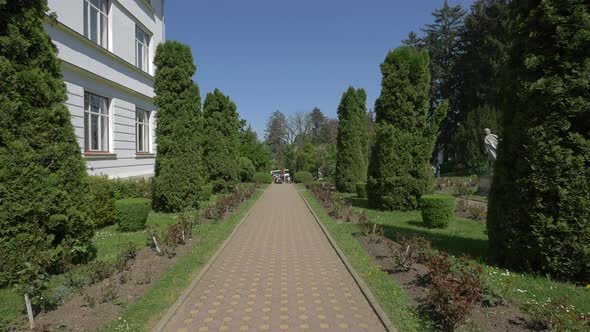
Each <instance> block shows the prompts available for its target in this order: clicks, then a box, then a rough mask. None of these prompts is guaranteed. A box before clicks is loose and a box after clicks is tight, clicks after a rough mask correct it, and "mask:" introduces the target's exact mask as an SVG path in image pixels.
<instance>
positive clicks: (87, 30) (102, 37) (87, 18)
mask: <svg viewBox="0 0 590 332" xmlns="http://www.w3.org/2000/svg"><path fill="white" fill-rule="evenodd" d="M97 1H98V3H99V7H101V6H100V5H101V4H102V5H103V6H104V10H103V9H101V8H99V7H97V6H95V5H94V4H93V3H92V0H84V6H83V11H84V14H83V17H84V36H85V37H86V38H88V40H90V41H91V42H93V43H95V44H96V45H99V46H101V47H103V48H106V49H108V45H109V12H110V10H109V9H110V6H109V5H110V4H109V0H97ZM92 9H95V10H96V15H97V17H96V24H97V26H96V30H97V32H96V33H97V39H98V40H94V39H92V20H91V16H92V15H91V14H92ZM101 28H102V30H103V31H101ZM101 32H102V34H101Z"/></svg>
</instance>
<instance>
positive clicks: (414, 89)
mask: <svg viewBox="0 0 590 332" xmlns="http://www.w3.org/2000/svg"><path fill="white" fill-rule="evenodd" d="M428 64H429V57H428V53H427V52H426V51H417V50H416V49H413V48H410V47H408V46H402V47H400V48H398V49H396V50H394V51H391V52H389V54H387V57H386V58H385V62H384V63H383V64H382V65H381V73H382V74H383V80H382V81H381V95H380V96H379V98H378V99H377V101H376V102H375V113H376V124H375V144H374V145H373V150H372V153H371V160H370V162H369V172H368V175H369V178H368V181H367V193H368V198H369V206H371V207H374V208H378V209H387V210H392V209H399V210H408V209H415V208H417V206H418V199H419V198H420V196H421V195H422V194H424V193H426V192H429V191H431V190H432V188H433V183H432V182H433V176H432V170H431V168H430V164H429V160H430V156H431V154H432V150H433V148H434V141H435V137H436V133H437V130H438V126H439V124H440V121H441V120H442V119H443V118H444V116H445V113H446V109H447V107H448V106H447V105H448V104H447V103H446V102H442V103H440V105H439V106H438V107H437V108H436V109H435V111H434V112H432V113H431V112H429V92H430V71H429V69H428Z"/></svg>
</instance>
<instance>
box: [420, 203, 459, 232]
mask: <svg viewBox="0 0 590 332" xmlns="http://www.w3.org/2000/svg"><path fill="white" fill-rule="evenodd" d="M420 211H422V221H423V222H424V224H425V225H426V227H428V228H447V226H448V225H449V222H450V221H451V219H452V218H453V213H454V212H455V197H453V196H450V195H424V196H422V198H420Z"/></svg>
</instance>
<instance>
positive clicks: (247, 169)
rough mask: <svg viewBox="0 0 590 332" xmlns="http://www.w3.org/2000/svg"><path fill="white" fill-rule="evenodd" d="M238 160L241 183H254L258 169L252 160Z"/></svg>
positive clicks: (244, 158) (241, 158) (245, 158)
mask: <svg viewBox="0 0 590 332" xmlns="http://www.w3.org/2000/svg"><path fill="white" fill-rule="evenodd" d="M238 160H239V164H240V181H242V182H250V181H252V176H254V173H256V168H255V167H254V164H253V163H252V160H250V158H248V157H240V159H238Z"/></svg>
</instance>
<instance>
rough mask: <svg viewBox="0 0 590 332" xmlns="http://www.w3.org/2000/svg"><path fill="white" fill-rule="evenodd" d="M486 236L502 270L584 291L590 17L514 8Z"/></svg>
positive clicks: (578, 6) (573, 2) (577, 6)
mask: <svg viewBox="0 0 590 332" xmlns="http://www.w3.org/2000/svg"><path fill="white" fill-rule="evenodd" d="M510 16H511V17H512V19H513V20H514V24H513V39H512V42H513V45H512V48H511V51H510V57H509V62H508V77H507V80H506V86H505V94H506V98H507V99H506V100H507V103H506V108H505V112H504V114H503V123H504V135H503V137H502V141H501V142H500V146H499V151H498V160H497V163H496V173H495V176H494V182H493V185H492V190H491V194H490V202H489V211H488V221H487V227H488V235H489V242H490V246H491V248H492V250H493V252H494V253H495V256H496V258H497V259H498V261H499V262H500V263H504V264H506V265H507V266H510V267H513V268H517V269H530V270H535V271H540V272H542V273H551V274H553V275H555V276H558V277H562V278H571V279H577V280H582V281H585V282H588V281H590V196H589V195H588V193H590V167H589V165H590V66H589V64H590V7H589V6H588V1H585V0H566V1H564V0H545V1H539V0H538V1H524V0H522V1H513V3H512V4H511V14H510Z"/></svg>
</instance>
